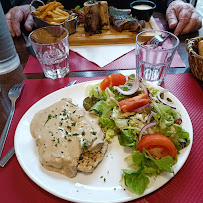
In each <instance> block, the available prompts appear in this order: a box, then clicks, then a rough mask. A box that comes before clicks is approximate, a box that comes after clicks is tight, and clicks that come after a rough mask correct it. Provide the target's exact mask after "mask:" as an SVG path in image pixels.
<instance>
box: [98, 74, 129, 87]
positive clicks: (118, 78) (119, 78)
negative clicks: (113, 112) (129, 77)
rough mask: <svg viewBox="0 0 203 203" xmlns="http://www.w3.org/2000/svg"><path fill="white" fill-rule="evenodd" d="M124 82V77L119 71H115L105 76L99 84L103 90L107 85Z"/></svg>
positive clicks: (111, 85)
mask: <svg viewBox="0 0 203 203" xmlns="http://www.w3.org/2000/svg"><path fill="white" fill-rule="evenodd" d="M125 83H126V77H125V76H124V75H123V74H121V73H115V74H112V75H109V76H107V77H106V78H104V80H103V81H102V82H101V84H100V89H101V90H105V89H106V88H107V87H113V86H119V85H124V84H125Z"/></svg>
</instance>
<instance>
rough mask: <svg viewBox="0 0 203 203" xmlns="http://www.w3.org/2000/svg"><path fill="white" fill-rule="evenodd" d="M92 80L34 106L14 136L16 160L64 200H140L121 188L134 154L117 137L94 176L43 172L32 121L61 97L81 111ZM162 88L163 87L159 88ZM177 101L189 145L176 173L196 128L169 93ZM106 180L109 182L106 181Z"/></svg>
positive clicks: (155, 182)
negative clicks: (36, 114) (127, 162)
mask: <svg viewBox="0 0 203 203" xmlns="http://www.w3.org/2000/svg"><path fill="white" fill-rule="evenodd" d="M98 82H99V81H91V82H85V83H80V84H76V85H74V86H71V87H67V88H63V89H60V90H58V91H56V92H53V93H51V94H49V95H48V96H46V97H44V98H42V99H41V100H40V101H38V102H37V103H36V104H34V105H33V106H32V107H31V108H30V109H29V110H28V111H27V112H26V113H25V115H24V116H23V117H22V119H21V120H20V122H19V124H18V127H17V129H16V133H15V152H16V156H17V159H18V161H19V163H20V165H21V167H22V168H23V170H24V171H25V173H26V174H27V175H28V176H29V177H30V178H31V179H32V180H33V181H34V182H35V183H36V184H37V185H39V186H40V187H42V188H43V189H45V190H46V191H48V192H50V193H51V194H53V195H56V196H58V197H60V198H62V199H65V200H70V201H75V202H88V203H90V202H124V201H129V200H133V199H137V198H139V197H141V196H140V195H136V194H134V193H132V192H130V191H129V190H127V189H125V186H124V185H123V183H122V185H121V182H120V180H121V175H122V171H121V169H124V168H127V166H126V163H125V162H124V158H125V157H126V156H128V155H129V154H130V153H131V149H129V148H127V147H122V146H120V145H119V143H118V139H117V137H116V138H114V139H113V141H112V143H111V144H109V148H108V151H107V153H106V155H105V157H104V159H103V161H102V162H101V163H100V164H99V165H98V167H97V168H96V169H95V171H94V172H93V173H92V174H83V173H80V172H78V174H77V176H76V177H75V178H68V177H66V176H64V175H61V174H58V173H56V172H52V171H48V170H46V169H44V168H43V167H42V166H41V164H40V162H39V157H38V151H37V147H36V144H35V140H34V139H33V138H32V136H31V134H30V122H31V120H32V118H33V116H34V115H35V113H37V112H38V111H39V110H41V109H44V108H46V107H48V106H50V105H52V104H54V103H55V102H57V101H60V100H61V99H62V98H64V97H66V98H72V100H73V103H75V104H78V106H79V107H81V108H82V103H83V99H84V98H85V88H86V86H87V85H89V84H94V83H98ZM157 88H160V87H157ZM168 94H169V95H168V96H169V97H170V98H171V99H172V100H173V101H174V106H176V108H177V109H178V110H179V111H180V113H181V115H182V120H183V123H182V126H183V128H184V129H185V130H186V131H188V132H189V134H190V145H189V146H188V147H186V148H185V149H183V150H181V153H180V155H179V156H178V162H177V163H176V164H175V165H174V166H173V169H174V171H175V174H176V173H177V172H178V171H179V170H180V169H181V167H182V166H183V164H184V163H185V161H186V159H187V157H188V155H189V153H190V150H191V146H192V141H193V129H192V124H191V121H190V118H189V115H188V113H187V111H186V110H185V108H184V106H183V105H182V104H181V103H180V101H179V100H178V99H177V98H176V97H175V96H173V95H172V94H171V93H168ZM173 176H174V175H173V174H170V173H167V172H164V173H163V174H162V175H160V176H158V177H157V179H153V178H152V179H151V180H150V184H149V185H148V187H147V189H146V190H145V192H144V194H143V195H142V196H144V195H147V194H149V193H151V192H153V191H155V190H156V189H158V188H160V187H161V186H163V185H164V184H165V183H167V182H168V181H169V180H170V179H171V178H172V177H173ZM105 180H106V181H105Z"/></svg>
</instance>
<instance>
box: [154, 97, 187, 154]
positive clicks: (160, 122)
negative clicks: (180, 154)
mask: <svg viewBox="0 0 203 203" xmlns="http://www.w3.org/2000/svg"><path fill="white" fill-rule="evenodd" d="M151 105H152V106H153V107H154V109H155V113H154V114H153V120H154V121H155V122H156V123H157V124H156V126H154V127H152V130H153V132H155V133H160V134H163V135H165V136H167V137H168V138H169V139H170V140H171V141H172V142H173V143H174V145H175V146H176V149H177V150H178V151H180V150H181V149H183V148H184V147H186V146H188V145H189V143H190V140H189V133H188V132H186V131H185V130H184V129H183V128H182V127H181V126H180V125H177V124H175V123H174V121H175V119H177V118H180V114H179V112H177V111H176V110H174V109H172V108H171V107H170V106H167V105H163V104H162V103H156V102H154V101H153V102H152V104H151Z"/></svg>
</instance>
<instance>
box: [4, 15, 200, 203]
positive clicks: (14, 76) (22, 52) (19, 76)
mask: <svg viewBox="0 0 203 203" xmlns="http://www.w3.org/2000/svg"><path fill="white" fill-rule="evenodd" d="M154 17H155V18H157V17H159V18H160V20H161V22H162V24H163V25H164V27H165V28H166V29H167V30H169V29H168V26H167V22H166V19H165V15H164V14H161V13H154ZM196 36H203V28H201V29H200V30H199V31H198V32H195V33H190V34H187V35H184V36H180V45H179V47H178V53H179V54H180V56H181V58H182V60H183V61H184V63H185V65H186V67H185V68H171V69H169V71H168V73H170V74H178V73H189V72H190V67H189V63H188V54H187V51H186V44H187V42H186V39H189V38H193V37H196ZM14 43H15V46H16V49H17V52H18V54H19V57H20V61H21V64H20V65H19V67H18V68H17V69H16V70H14V71H12V72H11V73H8V74H5V75H1V76H0V88H1V92H0V101H1V103H0V112H1V114H0V120H1V123H0V132H2V131H3V128H4V126H5V123H6V120H7V118H8V115H9V113H10V108H11V105H10V100H9V98H8V96H7V94H8V91H9V89H10V88H11V87H12V86H13V85H14V84H16V83H19V82H22V81H23V80H24V79H43V78H45V77H44V74H43V73H30V74H24V73H23V69H24V67H25V65H26V62H27V60H28V57H29V53H28V51H27V50H26V47H25V42H24V39H23V38H22V37H19V38H14ZM117 72H120V73H125V75H130V74H131V73H134V71H133V70H116V71H84V72H79V71H77V72H70V73H69V75H68V77H94V76H98V75H99V76H107V75H109V74H112V73H117ZM196 81H197V82H198V84H199V85H200V87H201V89H202V90H203V81H200V80H198V79H196ZM5 170H6V169H5ZM143 201H144V200H143Z"/></svg>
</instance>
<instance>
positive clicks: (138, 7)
mask: <svg viewBox="0 0 203 203" xmlns="http://www.w3.org/2000/svg"><path fill="white" fill-rule="evenodd" d="M133 8H135V9H137V10H148V9H151V8H152V6H149V5H145V4H141V5H136V6H133Z"/></svg>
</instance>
